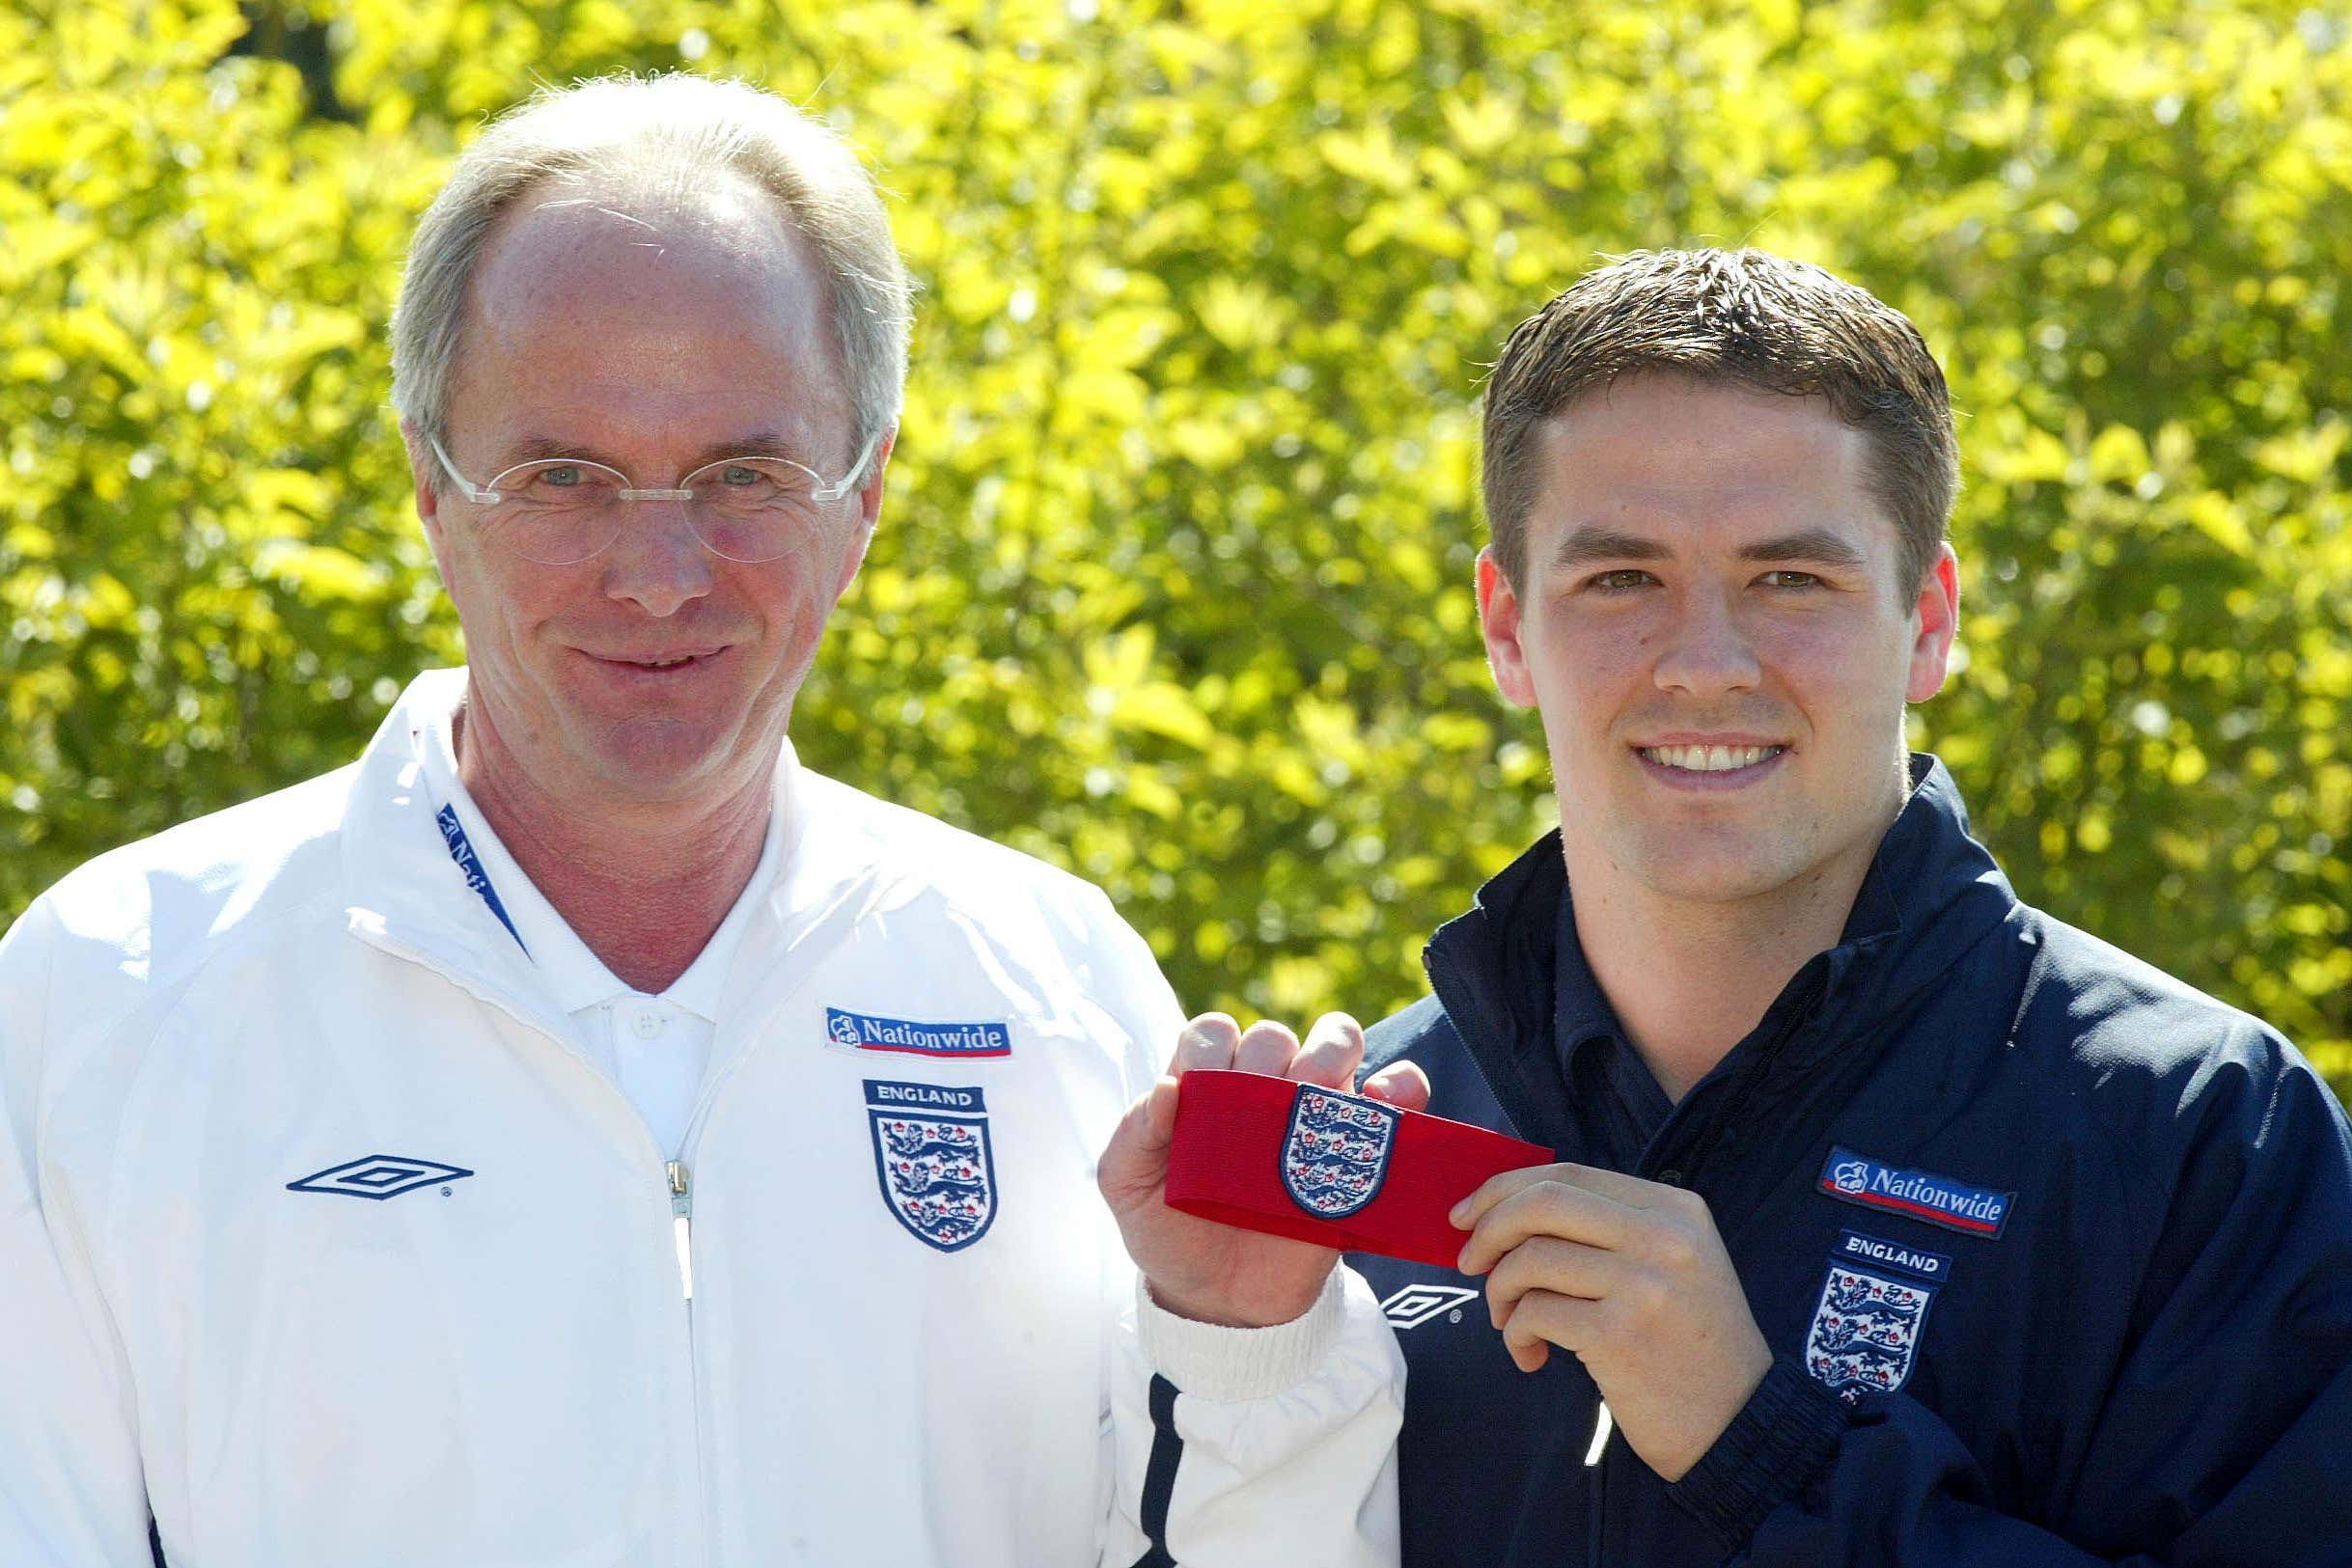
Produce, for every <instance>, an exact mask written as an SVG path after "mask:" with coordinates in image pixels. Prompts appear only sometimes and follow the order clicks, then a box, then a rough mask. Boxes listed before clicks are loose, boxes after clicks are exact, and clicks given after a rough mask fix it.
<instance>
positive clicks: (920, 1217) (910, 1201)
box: [865, 1078, 996, 1252]
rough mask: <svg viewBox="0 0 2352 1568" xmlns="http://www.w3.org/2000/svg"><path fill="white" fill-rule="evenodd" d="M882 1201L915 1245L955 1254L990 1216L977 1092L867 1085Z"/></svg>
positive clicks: (982, 1105)
mask: <svg viewBox="0 0 2352 1568" xmlns="http://www.w3.org/2000/svg"><path fill="white" fill-rule="evenodd" d="M865 1082H866V1120H867V1123H868V1124H869V1126H870V1127H871V1128H872V1133H873V1163H874V1172H875V1174H876V1176H877V1177H878V1178H879V1179H880V1181H881V1184H882V1201H883V1202H885V1203H887V1204H888V1205H890V1212H891V1213H892V1214H894V1215H896V1216H897V1217H898V1221H899V1224H902V1225H904V1226H905V1227H906V1228H907V1231H908V1233H909V1234H911V1235H912V1236H913V1237H914V1238H915V1239H916V1240H917V1241H920V1242H922V1243H923V1244H924V1245H925V1246H927V1247H935V1248H937V1249H938V1250H939V1251H941V1252H961V1251H962V1250H963V1249H964V1248H966V1247H969V1246H971V1245H972V1244H973V1243H974V1242H976V1241H978V1240H980V1239H981V1237H982V1236H983V1235H985V1234H987V1231H988V1226H989V1224H991V1223H992V1222H993V1221H994V1220H995V1219H996V1156H995V1155H994V1153H992V1152H991V1151H990V1149H989V1147H988V1114H987V1104H986V1102H985V1101H984V1100H983V1099H982V1096H981V1091H980V1090H979V1089H977V1088H951V1087H947V1086H945V1085H942V1084H890V1083H877V1082H875V1081H874V1080H872V1079H871V1078H870V1079H867V1080H866V1081H865Z"/></svg>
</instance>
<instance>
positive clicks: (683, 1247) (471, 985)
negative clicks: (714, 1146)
mask: <svg viewBox="0 0 2352 1568" xmlns="http://www.w3.org/2000/svg"><path fill="white" fill-rule="evenodd" d="M351 934H352V935H353V936H355V937H357V938H358V939H359V940H361V941H362V942H365V943H367V944H368V945H369V946H370V947H373V948H375V949H378V950H379V951H382V952H387V953H390V954H392V955H393V956H394V957H397V958H404V959H406V960H407V961H408V962H410V963H412V964H415V965H417V966H418V967H419V968H421V969H426V970H429V971H430V972H431V973H433V974H435V975H438V976H440V977H442V978H443V979H445V980H448V981H449V982H450V983H451V984H452V985H455V986H457V988H458V989H459V990H461V991H464V992H465V993H466V994H467V995H469V996H471V997H473V998H475V999H476V1000H477V1001H479V1002H482V1003H484V1004H487V1005H489V1006H493V1007H496V1008H497V1009H498V1010H499V1011H500V1012H503V1013H505V1014H506V1015H507V1016H508V1017H510V1018H512V1019H513V1020H514V1021H515V1022H516V1023H518V1024H520V1025H522V1026H523V1027H524V1028H525V1029H528V1030H530V1031H532V1032H534V1033H537V1034H540V1035H542V1036H544V1037H545V1038H546V1040H547V1041H548V1043H550V1044H551V1045H553V1046H555V1047H556V1049H558V1050H559V1051H561V1052H563V1054H564V1055H565V1056H567V1057H569V1058H570V1059H572V1060H574V1061H576V1062H578V1063H579V1065H580V1067H581V1068H582V1069H583V1070H584V1071H586V1072H587V1073H588V1074H589V1075H590V1076H591V1077H593V1078H595V1080H596V1081H597V1082H598V1083H600V1084H602V1085H603V1086H604V1087H605V1088H606V1089H607V1090H608V1091H609V1092H611V1093H614V1094H621V1093H622V1090H621V1088H620V1086H618V1085H617V1084H614V1083H613V1082H612V1081H611V1080H610V1079H608V1078H606V1077H605V1076H604V1074H603V1073H601V1072H598V1071H597V1070H596V1069H595V1066H594V1064H592V1063H591V1062H590V1061H589V1060H588V1059H587V1058H585V1057H583V1056H582V1055H581V1054H580V1052H579V1051H578V1050H576V1049H574V1048H573V1046H572V1045H571V1043H570V1042H569V1041H567V1039H566V1038H565V1037H564V1034H563V1033H562V1032H561V1031H559V1030H558V1029H555V1028H552V1027H550V1025H549V1024H548V1022H547V1021H546V1020H545V1018H544V1017H543V1016H541V1015H540V1012H539V1010H538V1009H537V1008H535V1007H533V1006H531V1005H530V1004H528V1003H525V1002H524V1001H523V1000H522V999H521V998H519V997H516V996H514V995H512V993H510V992H507V991H504V990H501V989H500V988H499V987H497V986H495V985H492V984H491V983H490V982H489V981H487V980H484V979H482V978H480V977H475V976H473V975H470V974H469V973H467V972H466V971H465V970H463V969H461V968H459V967H458V966H457V965H455V964H452V963H451V962H450V961H449V960H447V959H445V958H442V957H439V956H437V955H436V954H434V953H433V952H431V951H430V950H429V949H424V948H420V947H417V946H415V945H414V944H411V943H407V942H402V941H401V940H400V939H399V938H398V937H395V936H394V935H393V934H392V933H391V932H390V931H389V930H386V929H384V928H383V927H381V926H375V927H374V928H370V927H365V926H361V925H358V924H356V923H355V924H354V925H353V926H352V928H351ZM625 1098H626V1096H625V1095H623V1099H624V1100H625ZM629 1111H630V1114H631V1117H632V1118H633V1119H634V1120H635V1121H636V1122H637V1125H638V1126H639V1127H640V1128H641V1129H643V1130H644V1131H645V1135H646V1144H647V1146H648V1147H650V1148H651V1149H652V1150H653V1152H654V1153H655V1155H656V1156H660V1155H662V1153H663V1151H662V1148H661V1145H660V1144H658V1143H656V1142H654V1141H653V1135H652V1130H651V1129H650V1128H648V1127H646V1125H645V1118H644V1117H643V1116H640V1115H637V1114H636V1107H635V1106H633V1105H632V1106H630V1107H629ZM696 1120H697V1121H698V1122H699V1120H700V1114H699V1112H698V1114H697V1116H696ZM693 1135H694V1130H693V1129H692V1128H689V1130H688V1132H687V1138H688V1141H689V1142H691V1141H692V1138H693ZM662 1174H663V1178H664V1185H665V1187H666V1189H667V1192H668V1195H669V1198H670V1234H671V1244H672V1247H673V1249H674V1250H675V1252H676V1253H677V1259H678V1285H679V1288H680V1290H681V1291H682V1293H683V1302H684V1307H685V1319H686V1321H685V1338H686V1423H687V1430H686V1442H687V1445H688V1449H689V1453H690V1459H691V1464H692V1481H693V1484H692V1487H691V1492H690V1495H689V1496H688V1497H687V1498H685V1499H682V1500H683V1501H684V1502H685V1504H686V1505H687V1506H688V1507H690V1508H691V1509H693V1511H694V1517H695V1520H696V1525H695V1531H696V1534H697V1537H698V1538H699V1539H700V1540H701V1542H702V1551H701V1553H700V1554H698V1560H706V1559H707V1554H708V1552H709V1545H710V1541H711V1539H712V1536H711V1533H710V1524H709V1505H708V1499H707V1496H706V1494H707V1491H708V1487H707V1483H706V1480H705V1478H704V1462H703V1414H702V1406H703V1390H702V1383H701V1367H700V1360H699V1353H698V1351H697V1349H696V1346H695V1341H694V1252H693V1245H694V1243H693V1223H694V1194H693V1186H692V1173H691V1172H690V1171H689V1170H688V1169H687V1167H686V1163H685V1162H684V1161H683V1160H671V1159H667V1158H664V1159H663V1163H662Z"/></svg>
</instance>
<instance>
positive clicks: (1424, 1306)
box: [1380, 1285, 1479, 1329]
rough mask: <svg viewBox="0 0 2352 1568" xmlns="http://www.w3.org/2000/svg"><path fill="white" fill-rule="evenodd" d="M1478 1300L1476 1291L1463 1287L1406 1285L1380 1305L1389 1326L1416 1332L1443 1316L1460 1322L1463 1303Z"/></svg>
mask: <svg viewBox="0 0 2352 1568" xmlns="http://www.w3.org/2000/svg"><path fill="white" fill-rule="evenodd" d="M1478 1299H1479V1293H1478V1292H1477V1291H1475V1290H1465V1289H1463V1288H1462V1287H1461V1286H1460V1285H1406V1286H1405V1287H1404V1288H1403V1289H1401V1290H1399V1291H1397V1293H1396V1294H1395V1295H1393V1296H1391V1297H1390V1298H1389V1299H1388V1300H1387V1301H1384V1302H1382V1303H1381V1304H1380V1311H1381V1313H1382V1315H1383V1316H1385V1317H1386V1318H1387V1319H1388V1320H1389V1322H1390V1323H1391V1324H1393V1325H1395V1326H1396V1327H1397V1328H1399V1329H1417V1328H1419V1327H1421V1325H1423V1324H1424V1323H1426V1322H1428V1321H1429V1320H1430V1319H1431V1318H1433V1317H1436V1316H1437V1315H1438V1314H1439V1313H1441V1312H1447V1311H1451V1312H1453V1318H1452V1320H1451V1321H1453V1322H1456V1323H1458V1322H1460V1321H1461V1318H1462V1314H1461V1310H1460V1309H1461V1307H1462V1306H1463V1304H1464V1303H1467V1302H1474V1301H1477V1300H1478Z"/></svg>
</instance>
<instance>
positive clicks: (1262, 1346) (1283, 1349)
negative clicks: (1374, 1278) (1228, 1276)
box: [1135, 1264, 1349, 1400]
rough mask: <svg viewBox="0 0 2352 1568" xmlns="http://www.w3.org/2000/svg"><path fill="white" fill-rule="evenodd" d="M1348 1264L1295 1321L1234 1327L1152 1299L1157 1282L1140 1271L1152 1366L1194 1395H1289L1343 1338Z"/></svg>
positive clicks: (1140, 1331) (1138, 1286)
mask: <svg viewBox="0 0 2352 1568" xmlns="http://www.w3.org/2000/svg"><path fill="white" fill-rule="evenodd" d="M1348 1278H1349V1272H1348V1269H1347V1267H1346V1266H1345V1265H1344V1264H1339V1265H1335V1266H1334V1267H1333V1268H1332V1271H1331V1274H1330V1277H1329V1278H1328V1279H1325V1280H1324V1281H1323V1293H1322V1294H1321V1295H1319V1296H1317V1297H1315V1299H1314V1306H1313V1307H1308V1308H1307V1310H1306V1311H1305V1312H1304V1313H1302V1314H1300V1315H1299V1316H1297V1317H1294V1318H1292V1319H1291V1320H1290V1321H1289V1322H1287V1323H1277V1324H1275V1325H1273V1326H1272V1327H1271V1328H1265V1329H1233V1328H1228V1327H1226V1326H1225V1325H1223V1324H1220V1323H1198V1322H1195V1321H1194V1320H1193V1319H1191V1318H1188V1317H1178V1316H1176V1313H1174V1312H1171V1311H1168V1310H1166V1309H1165V1308H1163V1307H1161V1306H1160V1305H1159V1303H1157V1302H1155V1301H1153V1300H1152V1299H1151V1286H1150V1285H1149V1283H1148V1282H1147V1281H1146V1280H1145V1279H1144V1277H1143V1275H1142V1273H1141V1272H1140V1271H1139V1272H1138V1273H1137V1274H1136V1276H1135V1330H1136V1337H1137V1338H1138V1339H1140V1340H1141V1341H1142V1343H1143V1350H1144V1359H1145V1360H1146V1361H1148V1362H1150V1363H1151V1369H1152V1370H1153V1371H1155V1372H1157V1373H1158V1374H1159V1375H1160V1376H1162V1377H1164V1378H1166V1379H1167V1380H1168V1381H1169V1382H1171V1383H1173V1384H1175V1385H1176V1389H1178V1390H1179V1391H1180V1392H1182V1393H1183V1394H1185V1395H1186V1396H1187V1397H1190V1398H1194V1399H1217V1400H1241V1399H1263V1398H1266V1397H1267V1396H1269V1395H1272V1394H1278V1393H1281V1392H1282V1391H1283V1390H1284V1389H1288V1388H1290V1387H1292V1386H1293V1385H1295V1384H1297V1383H1299V1382H1300V1381H1301V1380H1303V1379H1304V1378H1305V1377H1306V1376H1307V1374H1308V1373H1309V1372H1312V1371H1313V1370H1314V1366H1315V1363H1316V1362H1320V1361H1321V1360H1322V1359H1323V1356H1324V1353H1325V1352H1327V1351H1329V1350H1330V1349H1331V1347H1332V1345H1333V1343H1334V1342H1335V1341H1337V1340H1338V1338H1339V1337H1340V1324H1341V1321H1342V1319H1343V1318H1344V1317H1345V1315H1346V1300H1347V1280H1348Z"/></svg>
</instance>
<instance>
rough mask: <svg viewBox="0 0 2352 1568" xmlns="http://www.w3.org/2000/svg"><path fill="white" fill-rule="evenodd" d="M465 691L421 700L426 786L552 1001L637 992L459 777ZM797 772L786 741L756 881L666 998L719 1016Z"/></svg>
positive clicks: (573, 1005)
mask: <svg viewBox="0 0 2352 1568" xmlns="http://www.w3.org/2000/svg"><path fill="white" fill-rule="evenodd" d="M463 693H464V688H463V686H462V685H460V686H459V687H458V688H457V693H456V694H455V696H456V700H455V701H448V702H445V703H424V704H419V707H420V711H419V712H418V713H417V714H416V721H417V728H416V729H415V730H414V732H413V734H414V741H415V745H416V755H417V760H418V762H419V763H420V764H421V766H422V770H423V775H424V778H423V783H424V784H425V787H426V789H427V790H428V791H429V793H430V794H431V795H432V797H433V798H434V801H435V802H436V803H437V804H438V805H446V806H448V807H449V808H450V809H451V810H453V811H455V812H457V820H458V823H459V824H460V825H461V826H462V827H463V828H464V830H465V837H466V839H467V841H468V842H469V844H470V845H471V847H472V848H473V851H474V855H475V858H476V859H477V860H478V861H479V862H480V864H481V867H482V871H483V874H484V876H486V877H487V878H488V879H489V883H490V885H491V886H492V887H493V888H495V889H497V891H498V897H499V902H500V904H502V905H503V906H504V908H505V910H506V912H507V916H508V918H509V919H510V920H512V922H514V936H515V938H516V939H517V940H518V941H519V942H520V943H521V945H522V948H523V950H524V951H525V952H526V953H528V954H529V956H530V960H531V965H532V967H533V969H534V970H535V971H536V972H537V975H538V977H539V981H540V985H541V987H542V988H543V989H544V990H545V991H546V993H547V996H548V999H549V1000H550V1001H552V1002H553V1003H554V1004H556V1006H557V1008H558V1009H559V1010H561V1011H563V1012H566V1013H575V1012H579V1011H581V1010H582V1009H583V1008H587V1007H594V1006H597V1005H600V1004H604V1003H609V1002H615V1001H618V1000H620V999H621V998H623V997H629V996H635V995H639V994H640V993H638V992H636V991H635V990H633V989H632V988H631V987H630V986H629V985H628V984H626V983H625V982H624V981H623V980H622V979H621V978H620V977H618V976H616V975H614V974H613V972H612V971H611V970H610V969H608V968H607V967H606V966H605V964H604V961H603V960H602V959H600V958H598V957H597V956H596V955H595V953H594V952H593V951H591V950H590V949H589V947H588V944H587V943H585V942H582V941H581V940H580V937H579V934H578V933H577V932H575V931H574V930H572V928H571V926H570V924H569V922H567V921H566V920H565V919H564V917H563V916H562V915H561V914H559V913H557V911H556V908H555V906H554V905H553V904H550V903H549V902H548V901H547V898H546V895H545V894H541V893H540V890H539V888H538V887H537V886H536V885H535V884H534V883H533V882H532V881H531V879H530V878H529V877H527V876H525V875H524V874H523V871H522V867H519V866H518V865H516V864H515V861H514V857H513V855H512V853H510V852H509V851H508V849H507V846H506V845H505V844H504V843H503V842H501V841H500V839H499V838H498V835H497V834H496V833H494V832H493V831H491V828H490V825H489V823H488V822H487V821H485V820H484V817H483V815H482V812H481V809H480V808H478V807H477V806H476V805H475V804H474V799H473V797H472V796H471V795H469V794H468V793H467V792H466V789H465V785H464V784H462V783H461V782H460V781H459V779H458V777H457V746H456V739H455V732H454V723H453V721H454V720H455V717H456V714H457V708H458V706H459V705H460V703H461V702H462V700H463ZM798 771H799V763H798V759H797V758H796V757H795V756H793V755H792V751H791V747H790V744H789V742H788V743H787V744H786V746H785V749H784V752H783V755H782V756H780V757H779V758H778V759H777V768H776V790H775V798H774V802H773V804H772V805H771V807H770V809H769V812H768V823H767V833H766V836H765V837H764V839H762V840H761V847H760V860H759V864H758V865H757V866H755V867H753V869H752V874H751V879H750V880H749V881H748V882H746V883H745V884H744V885H743V891H742V892H741V893H740V894H737V895H736V898H735V901H734V904H733V907H732V908H730V909H729V910H728V912H727V918H726V919H725V920H723V921H721V922H719V928H718V929H717V930H716V931H714V932H713V933H711V937H710V940H709V941H708V942H707V943H706V944H704V946H703V950H702V951H701V952H700V953H698V954H696V956H695V960H694V962H693V963H692V964H690V965H688V966H687V968H686V972H685V973H684V974H682V975H680V976H679V977H678V978H677V979H675V980H673V981H671V982H670V986H669V988H668V989H667V990H665V991H663V992H662V993H661V1000H662V1001H664V1002H666V1003H669V1004H671V1005H673V1006H675V1007H678V1008H679V1009H681V1010H682V1011H685V1012H689V1013H692V1014H693V1015H694V1016H696V1017H698V1018H701V1019H703V1020H705V1021H706V1022H708V1023H713V1024H715V1023H717V1022H718V1015H719V1006H720V997H721V996H722V994H723V993H724V991H725V989H726V982H727V974H728V970H729V968H730V967H731V966H732V965H733V962H734V955H735V949H736V948H737V947H738V946H740V945H741V943H742V940H743V931H744V927H745V926H746V925H747V924H749V923H750V921H751V919H752V915H753V912H754V910H755V909H757V908H758V907H759V906H760V905H761V903H762V902H764V900H765V899H766V897H767V896H768V894H769V892H770V890H771V889H772V887H773V886H774V884H775V881H776V871H777V867H778V864H779V863H780V862H781V861H782V860H783V858H784V841H785V839H786V837H787V834H786V831H785V824H786V823H788V822H789V821H790V820H791V819H792V818H791V812H790V802H791V797H792V794H793V787H792V780H793V775H795V774H796V773H797V772H798Z"/></svg>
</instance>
